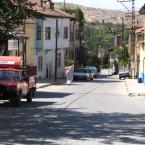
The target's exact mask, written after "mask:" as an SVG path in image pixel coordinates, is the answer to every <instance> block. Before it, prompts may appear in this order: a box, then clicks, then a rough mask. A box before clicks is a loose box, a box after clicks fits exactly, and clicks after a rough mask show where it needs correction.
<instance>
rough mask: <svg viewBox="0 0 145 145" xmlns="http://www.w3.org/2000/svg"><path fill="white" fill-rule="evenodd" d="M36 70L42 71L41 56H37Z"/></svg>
mask: <svg viewBox="0 0 145 145" xmlns="http://www.w3.org/2000/svg"><path fill="white" fill-rule="evenodd" d="M38 70H39V71H41V70H42V56H38Z"/></svg>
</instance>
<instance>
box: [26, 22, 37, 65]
mask: <svg viewBox="0 0 145 145" xmlns="http://www.w3.org/2000/svg"><path fill="white" fill-rule="evenodd" d="M25 32H26V35H27V36H28V39H27V42H26V64H29V65H34V50H35V23H34V22H33V23H32V22H31V23H27V24H25Z"/></svg>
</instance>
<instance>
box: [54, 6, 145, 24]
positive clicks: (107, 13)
mask: <svg viewBox="0 0 145 145" xmlns="http://www.w3.org/2000/svg"><path fill="white" fill-rule="evenodd" d="M65 6H66V7H67V8H77V7H79V8H81V9H82V11H83V12H84V16H85V21H86V22H88V23H96V22H102V21H104V22H111V23H115V24H116V23H120V24H121V23H122V18H124V19H125V20H124V22H125V23H126V24H128V25H130V24H131V14H128V13H127V12H125V11H117V10H107V9H98V8H92V7H85V6H81V5H77V4H70V3H67V4H66V5H65ZM55 7H57V8H62V7H64V5H63V3H55ZM137 15H138V14H137ZM143 19H145V16H142V15H141V16H138V17H137V19H136V23H138V25H142V23H143Z"/></svg>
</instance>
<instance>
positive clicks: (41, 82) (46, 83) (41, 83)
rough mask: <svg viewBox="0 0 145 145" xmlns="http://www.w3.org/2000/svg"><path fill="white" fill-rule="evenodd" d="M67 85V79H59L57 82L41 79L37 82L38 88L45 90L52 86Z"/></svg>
mask: <svg viewBox="0 0 145 145" xmlns="http://www.w3.org/2000/svg"><path fill="white" fill-rule="evenodd" d="M65 83H66V79H65V78H62V79H57V80H56V81H55V80H54V79H41V80H37V84H36V88H37V89H39V88H44V87H47V86H50V85H62V84H65Z"/></svg>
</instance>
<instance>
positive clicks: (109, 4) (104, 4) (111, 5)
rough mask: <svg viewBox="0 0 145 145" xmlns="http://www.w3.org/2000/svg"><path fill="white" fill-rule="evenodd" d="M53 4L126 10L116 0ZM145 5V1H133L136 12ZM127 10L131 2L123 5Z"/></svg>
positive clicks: (76, 0) (74, 1) (69, 1)
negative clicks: (72, 4)
mask: <svg viewBox="0 0 145 145" xmlns="http://www.w3.org/2000/svg"><path fill="white" fill-rule="evenodd" d="M52 1H53V2H64V1H65V2H66V3H74V4H80V5H84V6H88V7H95V8H100V9H111V10H126V9H125V8H124V6H123V5H122V4H121V3H120V2H117V0H52ZM144 3H145V0H135V10H136V11H138V10H139V9H140V8H141V7H142V6H143V5H144ZM123 4H124V5H125V6H126V7H127V8H128V9H129V10H131V7H132V2H124V3H123Z"/></svg>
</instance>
